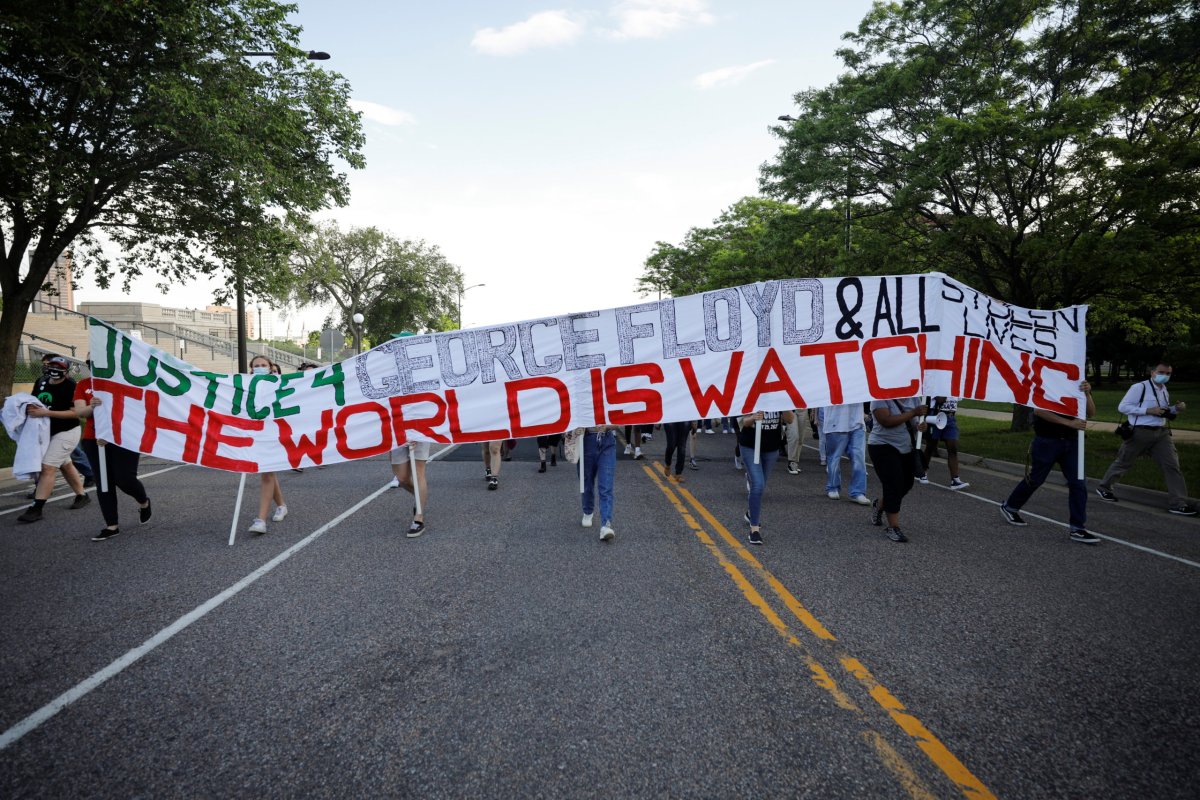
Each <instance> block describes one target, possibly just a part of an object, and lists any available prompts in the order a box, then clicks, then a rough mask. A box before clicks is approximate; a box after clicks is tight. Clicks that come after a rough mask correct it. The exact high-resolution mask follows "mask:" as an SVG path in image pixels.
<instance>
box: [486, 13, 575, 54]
mask: <svg viewBox="0 0 1200 800" xmlns="http://www.w3.org/2000/svg"><path fill="white" fill-rule="evenodd" d="M583 29H584V25H583V23H582V22H580V21H578V20H575V19H572V18H571V16H570V15H569V14H568V13H567V12H566V11H539V12H538V13H536V14H534V15H533V16H531V17H530V18H529V19H527V20H525V21H524V22H514V23H513V24H512V25H508V26H506V27H503V28H500V29H499V30H497V29H496V28H483V29H482V30H478V31H476V32H475V36H474V38H472V39H471V46H472V47H474V48H475V49H476V50H478V51H479V52H481V53H485V54H487V55H489V56H513V55H517V54H518V53H523V52H525V51H526V50H532V49H534V48H535V47H553V46H555V45H563V44H570V43H571V42H573V41H575V40H576V39H578V38H579V37H580V36H581V35H582V34H583Z"/></svg>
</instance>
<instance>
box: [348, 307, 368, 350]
mask: <svg viewBox="0 0 1200 800" xmlns="http://www.w3.org/2000/svg"><path fill="white" fill-rule="evenodd" d="M350 319H352V320H354V355H358V354H359V353H361V352H362V327H361V326H362V324H363V319H365V318H364V317H363V315H362V314H355V315H354V316H353V317H351V318H350Z"/></svg>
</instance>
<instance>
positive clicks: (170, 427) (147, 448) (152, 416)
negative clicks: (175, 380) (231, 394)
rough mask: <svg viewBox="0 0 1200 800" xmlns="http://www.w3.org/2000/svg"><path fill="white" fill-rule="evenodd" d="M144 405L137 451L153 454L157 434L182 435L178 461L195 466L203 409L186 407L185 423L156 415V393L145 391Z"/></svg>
mask: <svg viewBox="0 0 1200 800" xmlns="http://www.w3.org/2000/svg"><path fill="white" fill-rule="evenodd" d="M145 403H146V424H145V427H144V428H143V429H142V442H141V445H140V446H139V447H138V450H140V451H141V452H143V453H153V452H154V445H155V443H156V442H157V441H158V432H159V431H160V430H165V431H175V432H176V433H182V434H183V455H182V456H180V460H181V461H186V462H187V463H189V464H195V463H196V458H197V457H198V456H199V454H200V439H201V437H202V436H203V435H204V409H203V408H202V407H201V406H195V405H193V406H188V418H187V421H186V422H185V421H182V420H176V419H169V418H167V417H164V416H161V415H160V414H159V413H158V403H159V394H158V392H153V391H150V390H149V389H147V390H146V396H145ZM114 444H115V443H114Z"/></svg>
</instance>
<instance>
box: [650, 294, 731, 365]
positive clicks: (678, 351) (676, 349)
mask: <svg viewBox="0 0 1200 800" xmlns="http://www.w3.org/2000/svg"><path fill="white" fill-rule="evenodd" d="M726 291H729V292H732V293H733V301H734V303H737V302H738V300H737V292H736V291H734V290H733V289H727V290H726ZM704 298H705V304H704V318H705V324H706V325H707V320H708V295H707V294H706V295H704ZM658 321H659V327H660V329H661V330H662V346H663V358H683V357H686V356H702V355H704V342H681V341H679V326H678V324H677V323H676V320H675V301H674V300H663V301H662V303H661V304H660V305H659V307H658ZM739 338H740V337H739ZM709 346H710V347H711V342H710V345H709Z"/></svg>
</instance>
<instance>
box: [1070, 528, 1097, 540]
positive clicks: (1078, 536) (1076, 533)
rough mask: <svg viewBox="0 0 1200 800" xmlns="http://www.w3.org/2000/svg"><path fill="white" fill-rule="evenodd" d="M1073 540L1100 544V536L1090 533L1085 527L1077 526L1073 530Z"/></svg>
mask: <svg viewBox="0 0 1200 800" xmlns="http://www.w3.org/2000/svg"><path fill="white" fill-rule="evenodd" d="M1071 541H1072V542H1082V543H1083V544H1100V537H1099V536H1097V535H1096V534H1094V533H1089V532H1088V531H1085V530H1084V529H1083V528H1076V529H1075V530H1073V531H1071Z"/></svg>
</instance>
